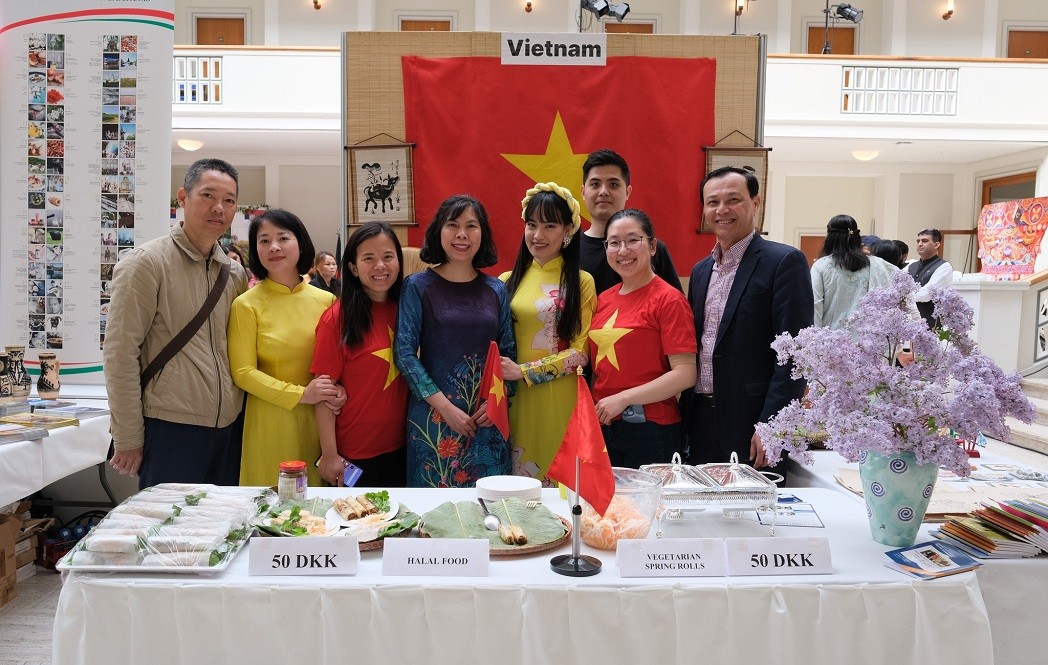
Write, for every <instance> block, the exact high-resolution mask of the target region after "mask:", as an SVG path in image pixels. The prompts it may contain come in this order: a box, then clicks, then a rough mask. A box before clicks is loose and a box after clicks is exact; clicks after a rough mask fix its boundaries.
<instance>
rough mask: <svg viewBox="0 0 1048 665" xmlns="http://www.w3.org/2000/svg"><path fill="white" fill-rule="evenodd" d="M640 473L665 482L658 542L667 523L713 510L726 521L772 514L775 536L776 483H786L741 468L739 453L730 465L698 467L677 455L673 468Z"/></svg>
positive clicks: (665, 466)
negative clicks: (751, 512) (755, 513)
mask: <svg viewBox="0 0 1048 665" xmlns="http://www.w3.org/2000/svg"><path fill="white" fill-rule="evenodd" d="M640 469H641V471H647V472H649V473H653V474H655V475H656V476H658V477H659V478H660V479H661V480H662V506H661V507H660V509H659V511H658V513H657V515H656V523H657V529H656V532H655V537H656V538H661V537H662V522H663V520H679V519H692V518H694V517H697V516H699V515H700V514H701V513H705V512H706V511H709V510H711V509H720V510H721V512H722V513H723V515H724V517H728V518H731V519H738V518H739V517H742V514H743V513H744V512H746V511H747V510H757V511H762V510H763V511H770V512H771V520H772V521H771V524H770V525H769V526H770V527H771V530H770V533H769V535H772V536H774V535H775V515H776V511H775V504H776V501H777V499H778V491H777V488H776V486H775V483H777V482H781V481H782V479H783V478H782V476H780V475H779V474H777V473H771V472H768V471H757V470H755V469H754V468H753V467H751V466H749V465H746V464H740V463H739V458H738V456H737V455H736V454H735V453H732V454H731V461H730V462H729V463H727V464H699V465H696V466H692V465H690V464H683V463H681V458H680V455H678V454H676V453H674V455H673V460H672V462H671V463H669V464H645V465H644V466H642V467H640Z"/></svg>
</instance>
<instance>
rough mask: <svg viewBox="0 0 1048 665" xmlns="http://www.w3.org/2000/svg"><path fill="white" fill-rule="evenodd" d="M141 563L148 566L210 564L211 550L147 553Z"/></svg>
mask: <svg viewBox="0 0 1048 665" xmlns="http://www.w3.org/2000/svg"><path fill="white" fill-rule="evenodd" d="M142 565H143V566H144V567H150V568H161V567H168V566H210V565H211V552H210V551H206V552H167V553H164V554H147V555H146V556H145V558H144V559H142Z"/></svg>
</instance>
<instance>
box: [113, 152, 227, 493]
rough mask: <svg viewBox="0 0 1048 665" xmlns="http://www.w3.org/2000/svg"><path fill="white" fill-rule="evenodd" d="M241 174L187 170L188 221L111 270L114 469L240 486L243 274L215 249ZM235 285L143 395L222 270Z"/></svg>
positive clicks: (207, 165) (218, 166) (221, 168)
mask: <svg viewBox="0 0 1048 665" xmlns="http://www.w3.org/2000/svg"><path fill="white" fill-rule="evenodd" d="M237 192H238V181H237V172H236V169H234V168H233V167H232V166H231V165H229V164H228V163H226V162H224V161H222V160H219V159H202V160H199V161H197V162H195V163H193V165H191V166H190V167H189V169H188V170H187V171H186V177H185V182H184V186H183V187H182V188H180V189H179V190H178V202H179V204H180V205H181V206H182V208H184V209H185V221H183V222H182V225H181V226H179V227H176V228H174V229H172V230H171V233H170V234H169V235H167V236H164V237H161V238H157V239H155V240H151V241H149V242H147V243H145V244H143V245H141V246H139V247H136V248H135V249H134V250H133V251H132V252H130V253H129V254H128V255H127V256H125V257H123V258H121V260H120V262H119V263H117V264H116V268H115V270H114V271H113V282H112V301H111V305H110V311H109V319H108V323H107V326H106V337H105V343H104V344H103V359H104V363H105V365H104V369H105V378H106V390H107V391H108V393H109V404H110V407H109V408H110V411H111V414H112V426H111V427H112V434H113V442H114V448H115V453H114V454H113V458H112V460H111V461H110V463H111V464H112V465H113V468H115V469H117V470H118V471H119V472H120V473H122V474H130V475H132V476H134V475H138V476H139V487H143V488H144V487H150V486H152V485H156V484H158V483H162V482H195V483H205V482H206V483H216V484H220V485H236V484H237V481H238V477H239V470H240V429H241V428H240V426H239V425H240V421H239V420H238V416H239V414H240V410H241V407H242V406H243V401H244V399H243V393H242V392H241V391H240V389H239V388H237V386H236V385H235V384H234V383H233V380H232V377H231V376H230V373H229V360H228V356H227V354H226V324H227V322H228V320H229V309H230V305H231V304H232V302H233V300H234V299H235V298H236V297H237V296H238V295H240V294H241V293H243V292H244V291H245V290H246V289H247V275H246V274H245V272H244V270H243V268H242V267H241V266H240V264H238V263H235V262H231V261H230V260H229V258H228V257H227V256H226V254H225V252H223V251H222V248H221V246H220V245H219V244H218V240H219V238H220V237H221V236H222V234H223V233H225V232H226V231H227V230H228V229H229V226H230V224H232V222H233V216H234V215H235V214H236V212H237ZM221 264H231V272H230V275H229V281H228V283H227V284H226V287H225V290H224V292H223V293H222V297H221V298H220V299H219V301H218V304H217V305H216V306H215V308H214V309H213V310H212V311H211V313H210V315H209V316H208V318H207V320H206V321H204V323H203V325H202V326H200V328H199V329H198V330H197V332H196V333H195V334H194V335H193V337H192V338H191V339H190V340H189V342H188V343H187V344H186V345H185V346H184V347H183V348H182V349H181V350H180V351H179V352H178V353H177V354H176V355H175V356H174V357H173V358H172V359H171V360H170V361H169V362H168V363H167V364H166V365H165V366H164V368H163V369H162V370H161V371H160V372H159V373H158V374H157V375H156V376H155V377H154V378H153V379H152V380H151V381H150V382H149V384H148V385H146V387H145V388H144V389H143V388H142V387H141V385H140V377H141V375H142V372H143V371H144V370H145V368H146V367H147V366H148V365H149V362H150V361H151V360H152V359H153V358H154V357H156V355H157V354H159V353H160V351H161V349H163V348H164V347H165V346H166V345H167V343H168V342H169V341H171V338H173V337H174V336H175V335H177V334H178V333H179V331H181V330H182V329H183V328H184V327H185V326H186V324H188V323H189V322H190V321H191V320H192V319H193V318H194V316H196V314H197V312H198V311H199V310H200V307H201V305H203V303H204V301H205V299H206V298H207V296H208V293H209V292H210V291H211V288H212V286H214V284H215V280H216V279H217V277H218V274H219V271H220V269H221Z"/></svg>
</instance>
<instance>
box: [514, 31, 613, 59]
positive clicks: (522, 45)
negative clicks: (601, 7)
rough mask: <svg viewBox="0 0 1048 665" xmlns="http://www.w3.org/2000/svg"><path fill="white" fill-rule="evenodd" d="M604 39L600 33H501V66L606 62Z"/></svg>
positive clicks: (605, 36)
mask: <svg viewBox="0 0 1048 665" xmlns="http://www.w3.org/2000/svg"><path fill="white" fill-rule="evenodd" d="M607 54H608V39H607V35H606V34H604V33H597V34H588V33H578V34H576V33H572V32H566V33H560V32H558V33H548V34H547V33H515V32H514V33H505V32H504V33H502V64H504V65H594V66H597V67H603V66H604V65H605V64H607V58H608V55H607Z"/></svg>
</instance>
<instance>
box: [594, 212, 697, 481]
mask: <svg viewBox="0 0 1048 665" xmlns="http://www.w3.org/2000/svg"><path fill="white" fill-rule="evenodd" d="M605 231H606V236H605V237H606V240H605V242H604V244H605V245H606V251H605V255H606V257H607V258H606V260H607V262H608V263H609V264H610V265H611V266H612V268H613V269H614V270H615V272H616V273H617V274H618V275H619V277H620V278H621V279H622V283H621V285H619V286H614V287H612V288H610V289H608V290H607V291H605V292H604V293H602V294H600V296H598V298H597V311H596V313H595V314H594V315H593V322H592V324H591V325H590V334H589V337H590V341H589V352H590V358H592V359H593V361H592V362H593V399H595V400H596V402H597V403H596V410H597V418H598V419H599V420H600V423H601V431H602V432H603V434H604V442H605V444H606V445H607V448H608V457H610V458H611V464H612V465H613V466H625V467H631V468H634V469H636V468H638V467H640V466H641V465H642V464H661V463H668V462H670V461H671V459H672V458H673V454H674V453H677V452H680V451H681V446H680V442H681V435H680V411H679V410H678V408H677V396H678V395H679V394H680V392H681V391H682V390H685V389H687V388H689V387H691V386H694V385H695V348H696V342H695V324H694V320H693V317H692V313H691V308H690V307H688V301H687V300H686V299H685V298H684V295H683V294H682V293H681V292H680V291H678V290H676V289H675V288H673V287H672V286H670V285H669V284H667V283H666V281H665V280H663V279H662V278H661V277H659V276H658V275H656V274H655V271H654V270H653V269H652V259H653V258H654V256H655V253H656V252H657V251H658V250H657V247H658V243H657V241H656V238H655V227H654V226H653V225H652V223H651V219H650V218H649V217H648V215H647V214H645V213H644V212H643V211H641V210H631V209H626V210H622V211H620V212H617V213H615V214H614V215H612V216H611V219H609V220H608V224H607V227H606V229H605Z"/></svg>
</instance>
